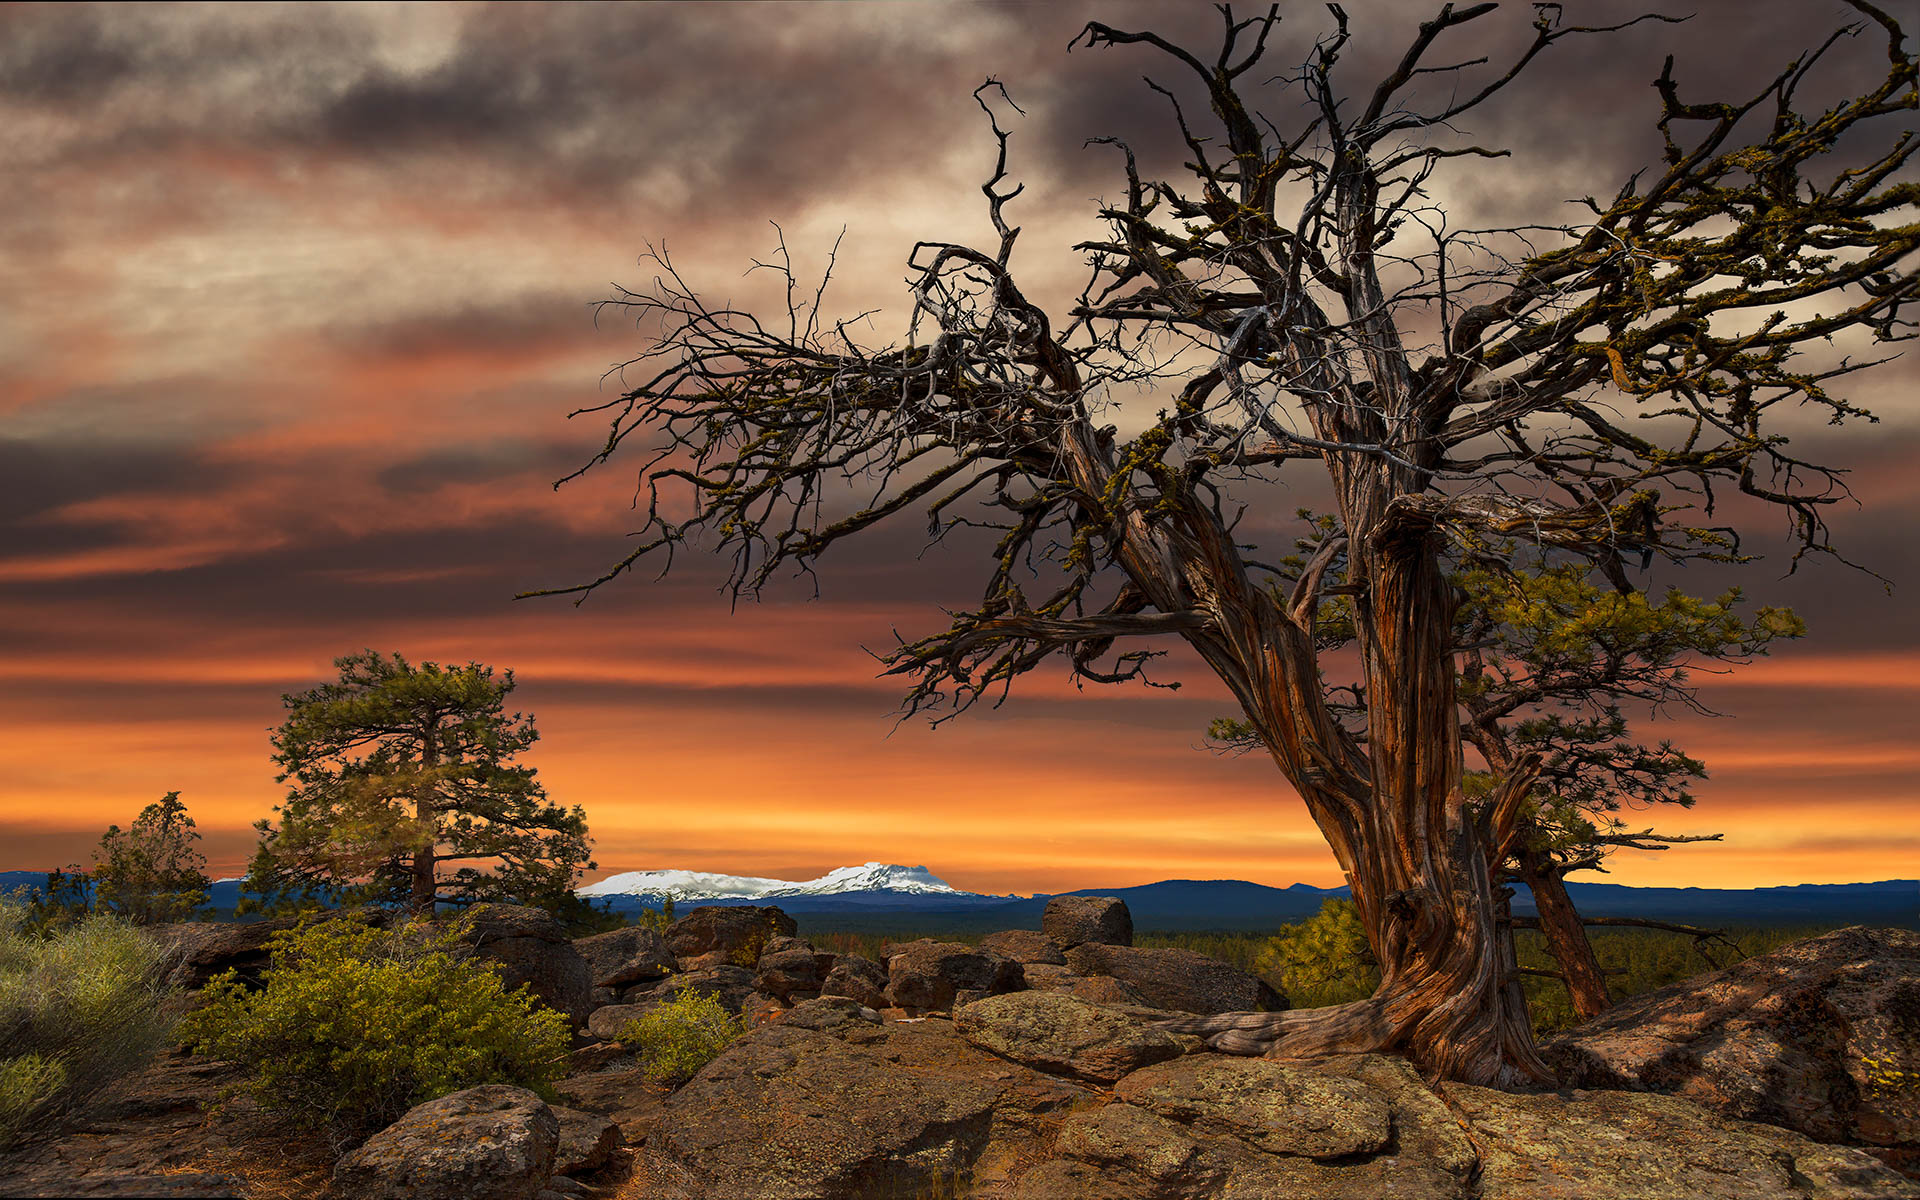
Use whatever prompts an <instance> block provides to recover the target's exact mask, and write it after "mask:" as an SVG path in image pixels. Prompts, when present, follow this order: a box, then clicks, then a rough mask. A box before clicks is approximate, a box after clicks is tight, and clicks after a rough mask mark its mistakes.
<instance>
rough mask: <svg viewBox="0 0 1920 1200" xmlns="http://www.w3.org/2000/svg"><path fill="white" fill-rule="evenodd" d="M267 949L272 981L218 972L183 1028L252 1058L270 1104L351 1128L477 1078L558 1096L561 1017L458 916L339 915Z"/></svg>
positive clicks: (378, 1121) (236, 1057)
mask: <svg viewBox="0 0 1920 1200" xmlns="http://www.w3.org/2000/svg"><path fill="white" fill-rule="evenodd" d="M269 948H270V959H269V963H268V966H267V969H266V970H265V972H264V973H263V979H264V986H263V987H261V988H260V989H259V990H257V991H249V990H248V989H247V988H246V987H245V986H244V985H243V984H242V983H241V981H240V980H239V979H238V978H237V976H236V975H235V973H234V972H231V971H229V972H227V973H226V974H225V975H223V976H219V977H216V978H215V979H214V980H213V981H212V982H211V983H209V984H208V985H207V987H206V989H205V994H206V996H207V997H208V1003H207V1004H206V1006H205V1007H203V1008H201V1009H199V1010H197V1011H196V1012H194V1013H192V1014H190V1015H189V1016H188V1018H187V1019H186V1021H185V1023H184V1027H183V1038H182V1040H183V1042H184V1044H186V1045H187V1046H188V1047H189V1048H191V1049H193V1050H195V1051H197V1052H199V1053H201V1054H206V1055H210V1056H212V1057H215V1058H222V1059H227V1060H230V1061H233V1062H237V1063H240V1064H242V1065H244V1066H245V1067H246V1068H247V1070H248V1073H249V1074H248V1079H247V1082H246V1083H245V1084H244V1085H243V1087H244V1090H246V1091H247V1092H248V1093H250V1094H251V1095H252V1096H253V1097H254V1098H255V1099H256V1100H257V1101H259V1103H260V1104H261V1105H262V1106H263V1107H266V1108H270V1109H273V1110H275V1111H277V1112H280V1113H283V1114H285V1115H287V1116H289V1117H291V1118H293V1119H294V1120H296V1121H297V1122H299V1123H302V1124H306V1125H310V1126H316V1127H322V1128H325V1129H328V1130H330V1131H334V1132H336V1133H339V1132H345V1133H348V1134H351V1133H354V1132H363V1131H367V1130H371V1129H375V1128H379V1127H381V1126H384V1125H387V1124H390V1123H391V1122H392V1121H394V1120H395V1119H397V1118H398V1117H399V1116H400V1115H401V1114H403V1113H405V1112H406V1111H407V1109H409V1108H411V1107H413V1106H414V1105H416V1104H420V1103H422V1102H424V1101H427V1100H432V1099H435V1098H436V1097H439V1096H444V1095H447V1094H448V1093H451V1092H457V1091H460V1090H462V1089H463V1088H469V1087H475V1086H478V1085H479V1084H483V1083H510V1084H515V1085H518V1086H520V1087H524V1088H529V1089H531V1090H533V1091H535V1092H537V1093H539V1094H540V1095H541V1096H542V1097H543V1098H545V1099H548V1100H552V1099H554V1098H555V1096H554V1092H553V1090H552V1086H551V1085H552V1083H553V1081H554V1080H556V1079H558V1078H560V1076H561V1075H562V1074H563V1073H564V1072H565V1068H566V1063H567V1052H568V1050H569V1048H570V1046H571V1032H570V1030H569V1028H568V1025H567V1019H566V1017H565V1016H564V1015H562V1014H560V1013H557V1012H554V1011H552V1010H551V1009H548V1008H545V1007H544V1006H542V1005H540V1004H539V1003H538V1002H537V1001H536V1000H535V999H534V998H533V996H532V994H531V993H529V992H528V991H527V990H526V988H524V987H521V988H516V989H515V990H513V991H511V992H509V991H507V990H506V988H505V987H504V986H503V985H502V984H501V982H500V977H499V976H498V975H497V974H495V973H494V972H493V971H492V970H491V969H490V968H489V967H488V966H487V965H486V964H485V963H483V962H479V961H475V960H473V959H470V958H467V957H466V956H465V955H464V954H463V953H462V949H463V941H462V929H461V927H460V924H459V922H457V921H455V922H450V923H448V924H444V925H440V926H437V927H436V926H434V925H432V924H430V923H428V922H424V921H413V922H408V923H406V924H404V925H401V926H399V927H397V928H395V929H392V930H383V929H380V928H377V927H374V926H372V925H369V924H366V923H364V922H362V921H360V920H356V919H354V918H352V917H335V918H332V919H327V920H320V921H314V922H309V923H306V924H303V925H302V926H301V927H299V928H298V929H294V930H289V931H287V932H285V933H281V934H277V935H275V936H274V938H273V939H272V940H271V942H270V943H269Z"/></svg>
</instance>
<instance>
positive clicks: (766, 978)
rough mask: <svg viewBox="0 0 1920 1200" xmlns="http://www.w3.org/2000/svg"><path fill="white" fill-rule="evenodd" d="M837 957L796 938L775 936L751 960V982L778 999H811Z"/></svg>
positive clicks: (825, 978)
mask: <svg viewBox="0 0 1920 1200" xmlns="http://www.w3.org/2000/svg"><path fill="white" fill-rule="evenodd" d="M838 958H839V955H836V954H829V953H827V952H826V951H824V950H815V949H814V948H813V947H812V946H811V945H810V944H808V943H806V942H803V941H801V940H799V939H798V938H785V937H783V938H775V939H774V940H773V941H771V942H769V943H768V944H767V949H766V950H765V951H764V952H763V953H762V954H761V955H760V961H759V962H758V963H756V964H754V982H755V984H756V986H757V987H758V988H759V989H760V991H762V992H764V993H766V994H767V995H769V996H773V997H776V998H778V999H780V1000H784V1001H788V1002H792V1001H795V1000H811V999H812V998H814V997H815V996H818V995H819V994H820V989H821V987H822V986H823V985H824V984H825V983H826V981H827V976H828V975H830V974H831V973H832V972H833V967H834V963H835V962H836V961H837V960H838Z"/></svg>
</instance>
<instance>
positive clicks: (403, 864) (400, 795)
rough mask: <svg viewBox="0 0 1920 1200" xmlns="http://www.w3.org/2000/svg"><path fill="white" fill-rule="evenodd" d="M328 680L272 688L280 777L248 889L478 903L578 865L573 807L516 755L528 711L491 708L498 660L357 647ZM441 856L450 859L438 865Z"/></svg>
mask: <svg viewBox="0 0 1920 1200" xmlns="http://www.w3.org/2000/svg"><path fill="white" fill-rule="evenodd" d="M334 666H335V667H336V668H338V669H339V672H340V678H339V680H338V681H337V682H334V683H328V684H323V685H321V686H320V687H317V688H314V689H313V690H311V691H308V692H302V693H300V694H298V695H289V696H285V697H283V698H282V703H283V704H284V705H285V706H286V709H287V712H288V716H287V719H286V722H285V723H284V724H282V725H281V726H280V728H279V729H278V730H277V731H275V733H274V735H273V746H274V751H275V753H274V756H273V760H274V762H275V763H277V764H279V766H280V767H281V774H280V776H279V778H280V780H281V781H282V782H286V781H289V780H291V781H292V787H291V789H290V790H289V792H288V793H287V800H286V803H285V804H283V805H280V806H279V807H278V809H277V811H278V812H279V813H280V818H281V819H280V824H279V826H278V828H275V827H274V826H273V825H272V824H271V822H269V821H264V820H263V821H260V822H258V823H257V825H256V828H258V829H259V830H260V832H261V835H262V839H261V843H260V847H259V850H258V852H257V853H256V854H255V856H254V860H253V864H252V868H251V870H250V871H249V873H248V877H247V889H248V890H249V891H251V892H254V893H257V894H259V895H260V896H262V897H265V899H264V900H254V901H252V902H250V904H249V907H255V908H258V907H269V906H273V905H284V904H287V903H290V902H292V901H295V900H297V899H298V898H300V897H302V896H306V897H318V898H324V899H328V900H335V901H375V902H404V903H405V904H406V905H407V906H408V907H409V908H411V909H412V910H414V911H415V912H423V913H424V912H431V911H432V909H433V907H434V905H435V904H436V903H449V904H470V903H473V902H476V901H481V900H495V901H508V902H517V903H523V904H541V905H543V906H547V907H551V906H552V905H553V904H555V903H556V902H558V900H559V899H560V898H561V897H563V896H564V895H566V894H568V893H569V892H570V890H571V888H572V885H573V882H574V880H575V879H576V878H577V877H578V875H579V873H580V871H581V870H582V869H583V868H584V869H591V868H592V867H593V865H594V864H593V863H591V862H588V861H587V846H588V844H589V841H590V839H589V838H588V837H587V821H586V814H585V813H584V812H583V811H582V810H581V809H580V808H579V806H577V805H576V806H575V807H573V808H572V809H571V810H568V809H563V808H561V807H560V806H559V805H556V804H552V803H549V802H548V800H547V797H546V791H545V789H544V788H543V787H542V786H541V785H540V783H539V782H538V781H537V780H536V778H535V772H534V769H533V768H532V767H529V766H526V765H524V764H522V763H520V762H518V761H516V760H517V758H518V756H519V755H520V754H522V753H523V752H524V751H525V750H526V749H527V748H528V747H530V746H531V745H532V744H533V743H534V741H535V740H537V739H538V737H539V733H538V731H536V730H535V728H534V724H533V718H532V717H531V716H529V715H524V714H521V713H512V714H509V713H507V712H506V711H505V700H506V697H507V695H508V694H509V693H511V692H512V691H513V689H514V679H513V672H511V671H508V672H505V673H504V674H503V675H501V676H500V677H498V678H496V677H495V676H494V673H493V669H492V668H491V667H487V666H483V665H481V664H480V663H469V664H467V665H466V666H464V667H442V666H440V665H439V664H438V663H431V662H427V663H422V664H420V665H419V666H418V667H414V666H411V665H409V664H408V662H407V661H406V659H404V658H402V657H401V656H400V655H398V654H393V655H389V656H382V655H380V654H378V653H375V652H374V651H372V650H368V651H366V652H365V653H363V654H353V655H348V656H346V657H344V658H340V659H337V660H335V662H334ZM447 868H451V869H450V870H449V869H447Z"/></svg>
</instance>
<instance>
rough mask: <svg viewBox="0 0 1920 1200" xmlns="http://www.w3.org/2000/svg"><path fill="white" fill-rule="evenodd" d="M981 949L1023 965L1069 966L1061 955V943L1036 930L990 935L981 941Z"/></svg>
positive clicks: (1010, 931)
mask: <svg viewBox="0 0 1920 1200" xmlns="http://www.w3.org/2000/svg"><path fill="white" fill-rule="evenodd" d="M980 948H981V949H982V950H991V951H993V952H994V953H995V954H999V955H1002V956H1004V957H1006V958H1010V959H1012V960H1013V961H1015V962H1017V963H1022V964H1030V963H1044V964H1046V965H1048V966H1054V967H1064V966H1066V965H1067V960H1066V958H1065V957H1064V956H1063V955H1062V954H1061V953H1060V943H1058V942H1056V941H1054V940H1053V939H1052V938H1050V937H1048V936H1047V935H1046V934H1044V933H1041V932H1040V931H1038V930H1035V929H1004V930H1001V931H1000V932H999V933H990V934H988V935H987V936H985V937H983V938H981V939H980Z"/></svg>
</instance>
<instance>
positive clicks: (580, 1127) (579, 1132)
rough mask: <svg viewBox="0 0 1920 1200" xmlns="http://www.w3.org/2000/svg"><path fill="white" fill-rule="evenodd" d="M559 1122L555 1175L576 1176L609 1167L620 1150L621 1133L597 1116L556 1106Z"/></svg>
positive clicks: (554, 1111)
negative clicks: (611, 1160)
mask: <svg viewBox="0 0 1920 1200" xmlns="http://www.w3.org/2000/svg"><path fill="white" fill-rule="evenodd" d="M553 1115H554V1117H555V1118H556V1119H558V1120H559V1122H560V1144H559V1146H558V1147H557V1148H556V1149H555V1150H554V1153H553V1173H554V1174H555V1175H567V1176H572V1175H577V1174H580V1173H582V1172H586V1171H597V1170H599V1169H600V1168H601V1167H604V1166H606V1165H607V1160H608V1159H610V1158H612V1157H613V1154H614V1151H616V1150H618V1149H620V1142H621V1137H620V1129H619V1127H618V1126H617V1125H615V1124H614V1123H613V1122H612V1121H609V1120H608V1119H607V1118H605V1117H603V1116H601V1115H600V1114H598V1113H590V1112H581V1111H580V1110H579V1109H577V1108H562V1107H560V1106H558V1105H555V1106H553Z"/></svg>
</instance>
